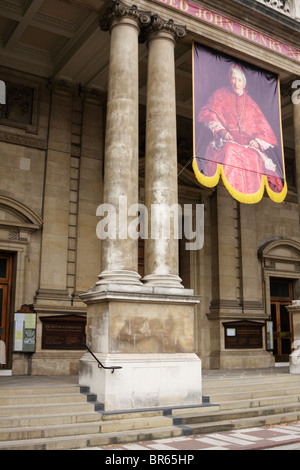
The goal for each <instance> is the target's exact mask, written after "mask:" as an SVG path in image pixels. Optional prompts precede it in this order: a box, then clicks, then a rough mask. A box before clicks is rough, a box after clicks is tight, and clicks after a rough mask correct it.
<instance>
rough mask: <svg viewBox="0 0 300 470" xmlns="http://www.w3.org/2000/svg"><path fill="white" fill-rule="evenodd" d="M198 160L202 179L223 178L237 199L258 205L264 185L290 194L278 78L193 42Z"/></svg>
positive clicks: (273, 193)
mask: <svg viewBox="0 0 300 470" xmlns="http://www.w3.org/2000/svg"><path fill="white" fill-rule="evenodd" d="M193 91H194V94H193V96H194V159H193V168H194V172H195V174H196V177H197V179H198V181H199V182H200V183H201V184H202V185H204V186H206V187H214V186H216V185H217V184H218V182H219V179H220V177H221V178H222V181H223V183H224V185H225V186H226V188H227V189H228V191H229V193H230V194H231V195H232V196H233V197H234V198H235V199H237V200H238V201H240V202H243V203H247V204H254V203H257V202H259V201H260V200H261V198H262V197H263V194H264V191H265V189H266V190H267V193H268V195H269V197H270V198H271V199H272V200H273V201H274V202H282V201H283V200H284V199H285V196H286V193H287V185H286V179H285V169H284V156H283V145H282V129H281V115H280V92H279V79H278V77H277V76H276V75H274V74H272V73H269V72H266V71H263V70H261V69H258V68H256V67H254V66H252V65H250V64H247V63H245V62H242V61H239V60H237V59H234V58H233V57H230V56H228V55H226V54H222V53H219V52H217V51H214V50H212V49H210V48H207V47H204V46H201V45H200V44H197V43H194V44H193Z"/></svg>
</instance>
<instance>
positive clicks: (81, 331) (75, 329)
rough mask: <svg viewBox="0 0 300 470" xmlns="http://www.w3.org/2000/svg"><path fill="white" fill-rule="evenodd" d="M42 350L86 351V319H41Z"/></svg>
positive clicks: (66, 316) (78, 317)
mask: <svg viewBox="0 0 300 470" xmlns="http://www.w3.org/2000/svg"><path fill="white" fill-rule="evenodd" d="M40 320H41V322H42V325H43V327H42V349H65V350H80V349H85V342H86V337H85V326H86V317H84V316H79V315H78V316H77V315H55V316H54V315H53V316H51V317H41V318H40Z"/></svg>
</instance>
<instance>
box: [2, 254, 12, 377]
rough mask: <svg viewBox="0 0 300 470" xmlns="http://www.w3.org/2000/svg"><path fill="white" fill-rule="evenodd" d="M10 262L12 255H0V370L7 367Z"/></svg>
mask: <svg viewBox="0 0 300 470" xmlns="http://www.w3.org/2000/svg"><path fill="white" fill-rule="evenodd" d="M12 261H13V258H12V254H9V253H0V341H1V343H0V346H1V357H0V370H1V369H6V368H7V366H8V352H9V335H10V321H9V320H10V305H11V285H12Z"/></svg>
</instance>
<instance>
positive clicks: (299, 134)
mask: <svg viewBox="0 0 300 470" xmlns="http://www.w3.org/2000/svg"><path fill="white" fill-rule="evenodd" d="M293 112H294V138H295V160H296V186H297V193H298V206H299V207H300V97H299V98H298V97H295V98H294V102H293ZM299 218H300V209H299Z"/></svg>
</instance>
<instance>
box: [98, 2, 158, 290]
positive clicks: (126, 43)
mask: <svg viewBox="0 0 300 470" xmlns="http://www.w3.org/2000/svg"><path fill="white" fill-rule="evenodd" d="M147 21H150V16H149V15H147V14H144V13H140V12H139V11H138V10H137V9H136V7H134V6H127V5H124V4H123V3H121V2H117V1H116V2H115V5H114V7H113V8H112V9H110V10H109V11H108V12H107V14H106V15H105V17H103V18H102V20H101V22H100V27H101V28H102V29H103V30H109V31H110V34H111V46H110V62H109V77H108V98H107V122H106V141H105V156H104V158H105V160H104V188H103V202H104V204H106V205H107V206H106V207H111V209H112V211H113V212H112V215H113V214H114V213H115V221H116V226H115V228H116V232H115V234H110V235H109V236H108V237H107V238H106V239H103V241H102V272H101V274H100V275H99V281H98V282H97V284H107V283H113V284H116V283H120V284H127V285H128V284H141V282H140V281H139V279H140V276H139V275H138V273H137V271H138V246H137V243H138V240H135V239H133V238H132V237H129V236H128V230H127V229H128V225H129V223H130V220H129V218H127V213H128V208H129V207H130V206H132V205H133V204H137V203H138V36H139V33H140V29H139V25H140V23H141V22H142V23H147ZM108 205H109V206H108ZM104 210H105V209H103V213H101V214H98V215H102V216H104V215H105V212H104ZM114 211H115V212H114ZM110 222H111V223H112V227H113V229H114V225H113V224H114V220H110V221H109V223H110ZM102 235H103V234H102V233H98V236H99V237H100V238H101V239H102Z"/></svg>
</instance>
